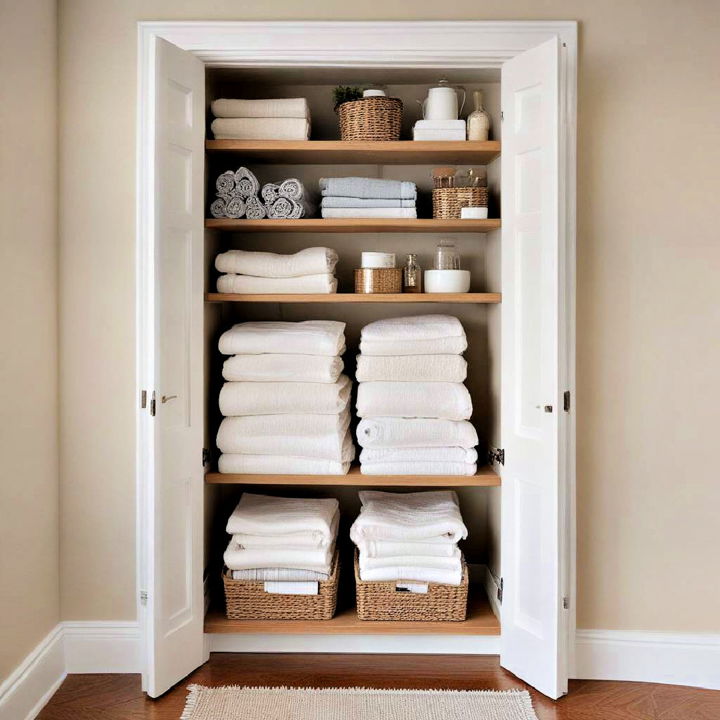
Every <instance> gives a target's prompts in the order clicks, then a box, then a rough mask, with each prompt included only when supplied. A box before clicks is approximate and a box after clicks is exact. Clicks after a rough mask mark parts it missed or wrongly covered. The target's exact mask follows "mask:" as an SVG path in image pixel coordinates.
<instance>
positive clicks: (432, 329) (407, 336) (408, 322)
mask: <svg viewBox="0 0 720 720" xmlns="http://www.w3.org/2000/svg"><path fill="white" fill-rule="evenodd" d="M449 337H465V330H464V329H463V326H462V324H461V323H460V321H459V320H458V319H457V318H456V317H453V316H452V315H414V316H410V317H396V318H385V319H383V320H375V322H371V323H368V324H367V325H365V326H364V327H363V329H362V330H361V332H360V339H361V340H385V341H397V342H405V341H407V340H439V339H442V338H449ZM402 354H404V353H398V355H402Z"/></svg>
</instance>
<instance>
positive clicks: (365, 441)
mask: <svg viewBox="0 0 720 720" xmlns="http://www.w3.org/2000/svg"><path fill="white" fill-rule="evenodd" d="M466 348H467V339H466V337H465V331H464V330H463V327H462V325H461V324H460V321H459V320H458V319H457V318H454V317H451V316H447V315H421V316H418V317H404V318H392V319H388V320H378V321H376V322H373V323H370V324H369V325H366V326H365V327H364V328H363V329H362V332H361V336H360V355H358V358H357V372H356V378H357V380H358V395H357V414H358V416H359V417H361V418H362V421H361V422H360V424H359V425H358V428H357V438H358V443H359V444H360V445H361V446H362V448H363V450H362V452H361V454H360V463H361V465H360V469H361V472H362V473H363V474H364V475H474V474H475V473H476V472H477V451H476V450H475V446H476V445H477V443H478V437H477V433H476V432H475V429H474V428H473V426H472V425H471V424H470V423H469V422H467V421H468V419H469V418H470V416H471V415H472V400H471V398H470V393H469V392H468V390H467V388H466V387H465V385H464V384H463V381H464V380H465V377H466V374H467V364H466V362H465V360H464V359H463V358H462V356H461V354H462V353H463V352H464V350H465V349H466Z"/></svg>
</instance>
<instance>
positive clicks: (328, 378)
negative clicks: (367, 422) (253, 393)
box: [223, 353, 343, 383]
mask: <svg viewBox="0 0 720 720" xmlns="http://www.w3.org/2000/svg"><path fill="white" fill-rule="evenodd" d="M342 370H343V361H342V358H340V357H332V356H328V355H282V354H280V353H277V354H274V353H265V354H264V355H232V356H231V357H229V358H228V359H227V360H225V362H224V364H223V377H224V378H225V380H228V381H231V382H232V381H235V382H242V381H246V382H272V381H273V380H275V381H283V382H316V383H334V382H337V379H338V378H339V377H340V373H342Z"/></svg>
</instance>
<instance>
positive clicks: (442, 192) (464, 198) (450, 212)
mask: <svg viewBox="0 0 720 720" xmlns="http://www.w3.org/2000/svg"><path fill="white" fill-rule="evenodd" d="M487 204H488V189H487V188H486V187H467V188H435V189H434V190H433V217H434V218H440V219H441V220H459V219H460V209H461V208H464V207H487Z"/></svg>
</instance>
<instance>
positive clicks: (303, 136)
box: [210, 98, 310, 140]
mask: <svg viewBox="0 0 720 720" xmlns="http://www.w3.org/2000/svg"><path fill="white" fill-rule="evenodd" d="M210 109H211V110H212V113H213V115H214V116H215V119H214V120H213V121H212V125H210V129H211V130H212V132H213V135H214V136H215V139H216V140H307V139H308V138H309V137H310V108H309V107H308V102H307V100H306V99H305V98H274V99H269V100H231V99H220V100H214V101H213V102H212V103H211V105H210Z"/></svg>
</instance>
